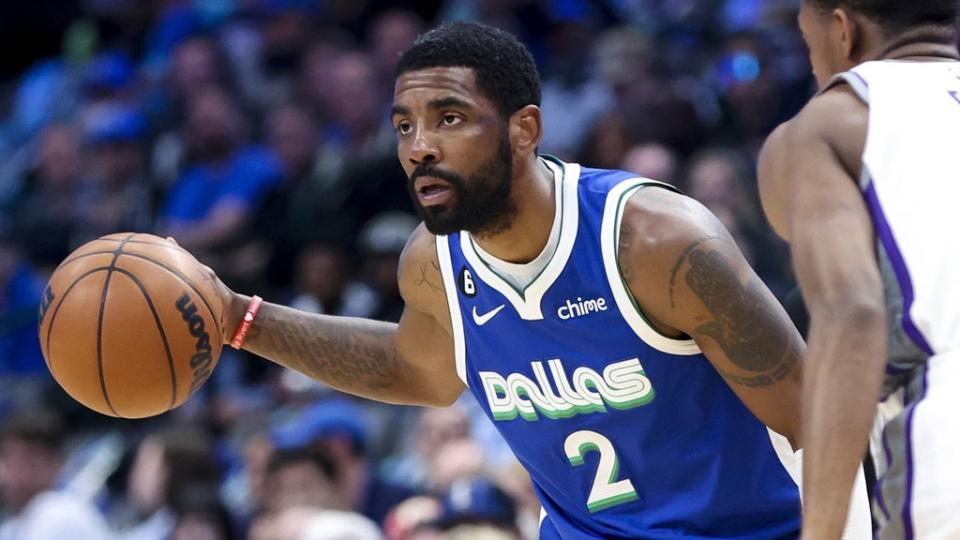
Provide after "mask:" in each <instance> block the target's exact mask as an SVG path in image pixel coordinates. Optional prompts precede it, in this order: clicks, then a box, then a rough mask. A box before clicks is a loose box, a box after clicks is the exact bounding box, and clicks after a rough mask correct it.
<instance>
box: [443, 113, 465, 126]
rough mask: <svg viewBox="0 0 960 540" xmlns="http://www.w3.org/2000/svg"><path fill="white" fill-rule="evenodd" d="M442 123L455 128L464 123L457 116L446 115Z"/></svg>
mask: <svg viewBox="0 0 960 540" xmlns="http://www.w3.org/2000/svg"><path fill="white" fill-rule="evenodd" d="M441 121H442V122H443V125H445V126H455V125H457V124H459V123H460V122H463V119H462V118H460V117H459V116H457V115H455V114H445V115H443V118H442V119H441Z"/></svg>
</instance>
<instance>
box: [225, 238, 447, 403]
mask: <svg viewBox="0 0 960 540" xmlns="http://www.w3.org/2000/svg"><path fill="white" fill-rule="evenodd" d="M435 242H436V239H435V237H434V236H433V235H431V234H430V233H428V232H427V231H426V229H425V228H424V227H423V226H422V225H421V226H420V227H419V228H418V229H417V230H416V231H415V232H414V233H413V235H412V236H411V237H410V240H408V242H407V246H406V248H405V249H404V251H403V254H402V255H401V256H400V275H399V278H398V279H399V283H400V293H401V295H402V296H403V299H404V302H405V304H406V305H405V308H404V311H403V315H402V317H401V318H400V322H399V324H393V323H387V322H380V321H373V320H368V319H359V318H352V317H337V316H331V315H315V314H312V313H306V312H303V311H298V310H295V309H292V308H288V307H285V306H280V305H277V304H270V303H264V304H263V306H262V307H261V308H260V312H259V313H258V315H257V317H256V319H255V321H254V323H253V328H252V329H251V331H250V334H249V335H248V336H247V340H246V342H245V343H244V345H243V348H244V349H245V350H247V351H250V352H252V353H254V354H257V355H259V356H262V357H264V358H266V359H268V360H271V361H273V362H275V363H277V364H280V365H281V366H284V367H287V368H290V369H293V370H296V371H299V372H301V373H303V374H305V375H307V376H309V377H312V378H314V379H317V380H319V381H322V382H324V383H326V384H328V385H330V386H332V387H334V388H336V389H338V390H341V391H344V392H347V393H350V394H354V395H358V396H363V397H366V398H369V399H375V400H377V401H384V402H388V403H400V404H409V405H429V406H439V407H443V406H447V405H450V404H452V403H453V402H454V401H456V399H457V397H459V396H460V394H461V393H463V389H464V385H463V383H462V382H461V381H460V378H459V377H458V376H457V371H456V364H455V362H454V359H453V338H452V337H451V335H452V334H451V331H450V315H449V312H448V311H447V303H446V298H445V296H444V290H443V280H442V279H441V276H440V270H439V264H438V262H437V254H436V243H435ZM220 288H221V291H222V293H221V294H222V295H223V297H224V305H225V306H229V308H227V309H225V312H224V321H223V328H224V335H225V338H224V339H226V340H229V339H231V337H232V333H233V331H234V329H236V328H237V325H238V324H239V321H240V320H241V318H242V317H243V315H244V313H245V310H246V307H247V305H248V303H249V301H250V300H249V298H248V297H246V296H243V295H238V294H236V293H234V292H232V291H230V290H229V289H228V288H227V287H226V286H223V285H222V284H221V287H220Z"/></svg>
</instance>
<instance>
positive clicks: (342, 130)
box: [321, 50, 394, 181]
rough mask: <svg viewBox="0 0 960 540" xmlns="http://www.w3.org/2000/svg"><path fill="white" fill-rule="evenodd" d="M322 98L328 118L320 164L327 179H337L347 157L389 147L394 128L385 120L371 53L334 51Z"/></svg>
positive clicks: (383, 99) (359, 156) (383, 101)
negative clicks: (328, 122) (328, 177)
mask: <svg viewBox="0 0 960 540" xmlns="http://www.w3.org/2000/svg"><path fill="white" fill-rule="evenodd" d="M390 95H391V96H392V93H391V94H390ZM323 99H324V102H323V106H324V110H325V113H326V116H327V118H329V120H330V121H331V124H330V125H329V126H328V127H327V132H326V133H325V134H324V140H323V142H322V145H321V164H322V165H323V166H324V168H325V170H324V171H323V173H324V174H325V175H329V176H330V179H329V180H328V181H336V179H337V176H338V173H339V172H341V171H342V170H343V168H344V166H345V165H346V164H347V163H348V162H349V161H353V160H357V159H363V158H364V157H365V155H370V154H375V153H378V152H381V151H383V150H384V149H385V148H388V149H391V150H392V148H393V143H394V135H393V129H392V127H391V126H390V124H389V123H388V122H386V112H387V111H386V107H385V104H386V99H387V96H386V95H385V92H383V91H381V88H380V87H379V86H378V85H377V78H376V69H375V65H374V63H373V59H372V58H371V57H370V55H368V54H366V53H364V52H362V51H356V50H355V51H347V52H342V53H339V54H337V55H336V56H335V57H334V58H333V59H332V60H331V61H330V63H329V64H328V68H327V73H326V92H325V94H324V95H323ZM348 158H349V161H348Z"/></svg>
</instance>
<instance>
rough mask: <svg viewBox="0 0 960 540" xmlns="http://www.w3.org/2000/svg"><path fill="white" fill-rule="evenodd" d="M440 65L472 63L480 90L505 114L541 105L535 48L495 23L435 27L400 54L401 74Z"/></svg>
mask: <svg viewBox="0 0 960 540" xmlns="http://www.w3.org/2000/svg"><path fill="white" fill-rule="evenodd" d="M435 67H467V68H471V69H473V70H474V72H475V73H476V77H477V86H478V87H479V88H480V91H481V92H483V94H484V95H485V96H486V97H487V98H488V99H489V100H490V101H492V102H493V103H494V105H496V106H497V109H498V110H499V112H500V114H501V116H502V117H503V118H509V117H510V115H512V114H513V113H515V112H516V111H518V110H520V109H522V108H523V107H525V106H527V105H538V106H539V105H540V76H539V74H538V73H537V66H536V64H535V63H534V61H533V57H532V56H531V55H530V51H528V50H527V48H526V47H524V46H523V44H522V43H520V41H519V40H517V38H515V37H514V36H513V35H511V34H509V33H507V32H504V31H503V30H499V29H497V28H494V27H492V26H487V25H485V24H480V23H473V22H455V23H448V24H444V25H442V26H438V27H437V28H434V29H433V30H430V31H429V32H427V33H425V34H423V35H421V36H420V37H419V38H417V40H416V41H415V42H414V43H413V45H411V46H410V48H409V49H407V51H406V52H404V53H403V55H401V56H400V61H399V63H398V64H397V69H396V75H397V76H398V77H399V76H400V75H402V74H403V73H406V72H409V71H417V70H421V69H429V68H435Z"/></svg>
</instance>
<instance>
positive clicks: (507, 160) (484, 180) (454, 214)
mask: <svg viewBox="0 0 960 540" xmlns="http://www.w3.org/2000/svg"><path fill="white" fill-rule="evenodd" d="M421 176H432V177H434V178H440V179H442V180H446V181H447V182H448V183H449V184H450V192H451V193H450V198H449V202H447V203H446V204H438V205H433V206H423V205H422V204H420V200H419V199H418V198H417V192H416V188H415V187H414V183H415V180H416V179H417V178H419V177H421ZM408 187H409V189H410V196H411V197H413V205H414V206H415V207H416V209H417V214H419V215H420V219H422V220H423V222H424V224H425V225H426V227H427V230H428V231H430V232H431V233H433V234H452V233H455V232H458V231H469V232H470V233H471V234H473V235H474V236H491V235H494V234H497V233H499V232H502V231H504V230H506V229H508V228H509V227H510V224H511V222H512V221H513V218H514V216H516V214H517V205H516V203H515V202H514V201H513V199H512V198H511V194H512V191H513V155H512V152H511V149H510V139H509V138H508V137H507V133H506V130H503V132H502V133H501V135H500V140H499V143H498V145H497V150H496V152H495V153H494V155H493V156H492V157H491V158H490V159H489V160H488V161H487V162H486V163H484V164H483V165H481V166H480V167H479V168H478V169H477V171H476V172H474V173H473V174H471V175H470V176H468V177H467V178H464V177H462V176H460V175H459V174H456V173H454V172H450V171H445V170H443V169H439V168H435V167H431V166H429V165H428V166H420V167H417V168H416V169H414V171H413V173H412V174H411V175H410V182H409V184H408Z"/></svg>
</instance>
